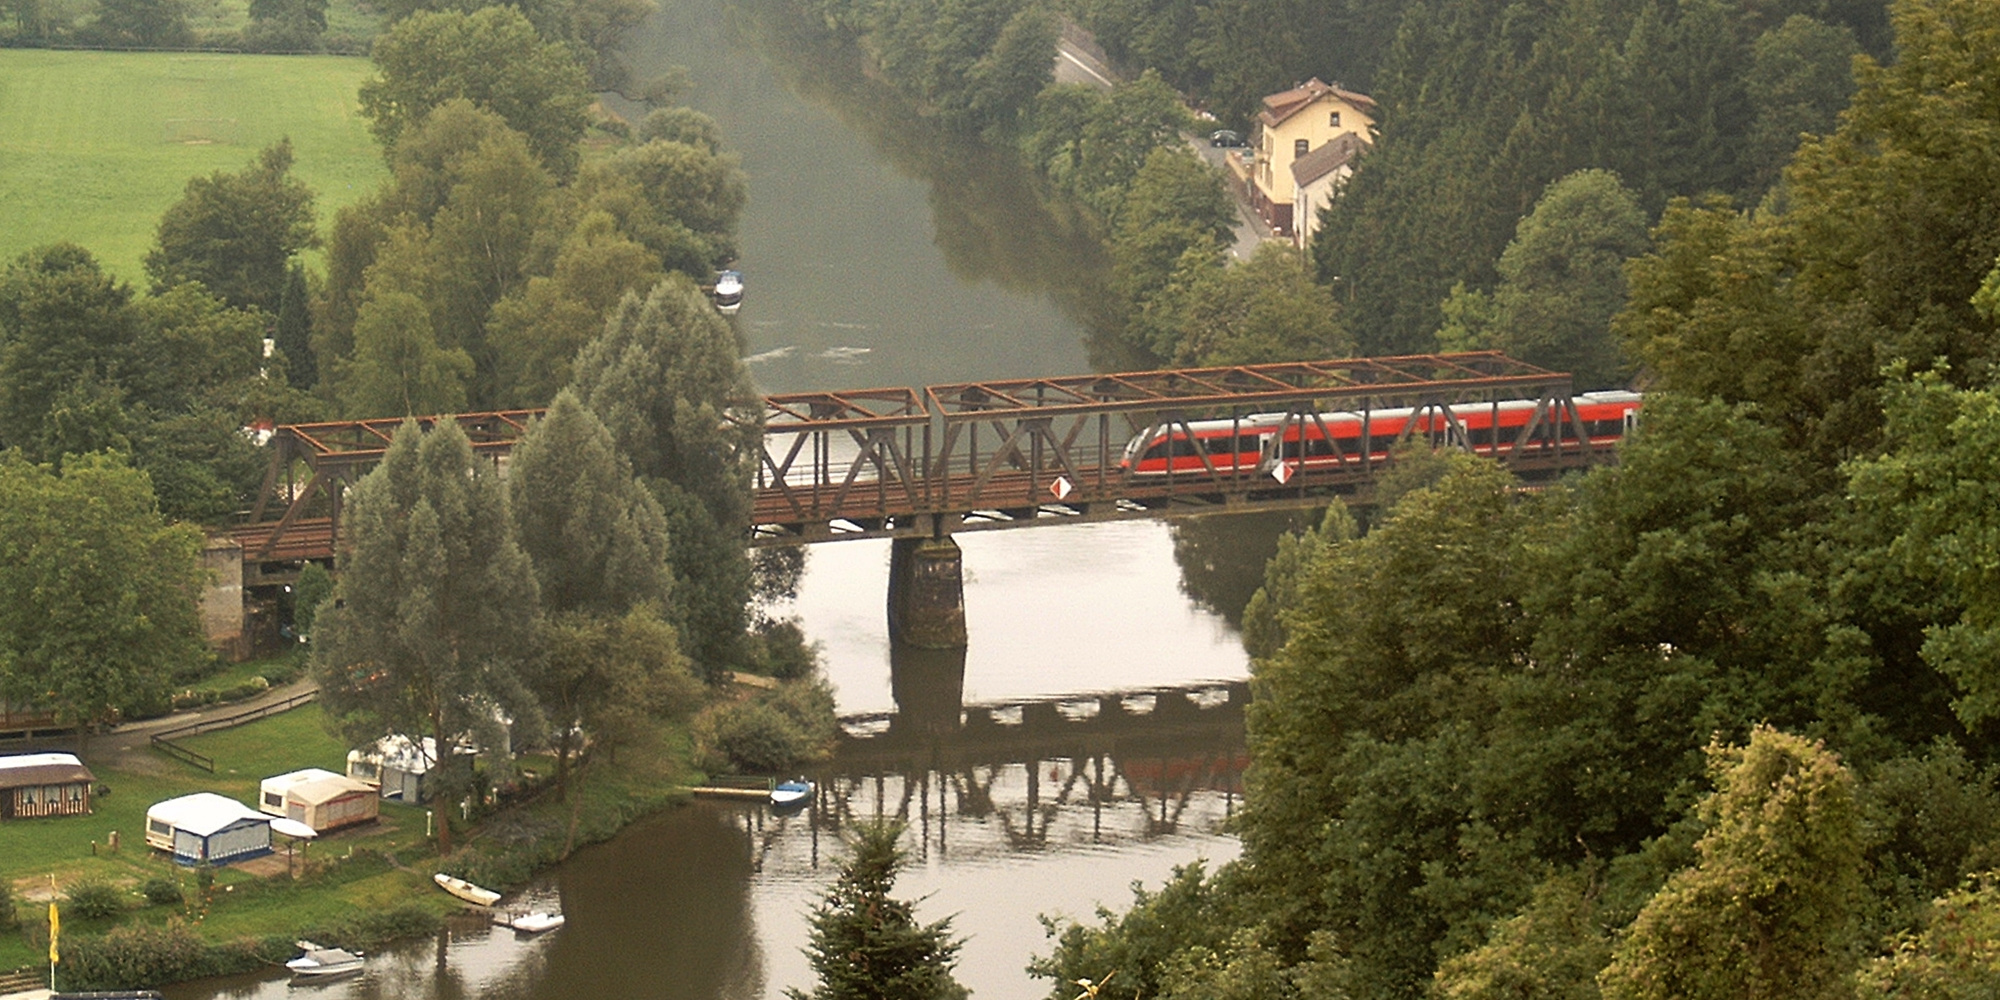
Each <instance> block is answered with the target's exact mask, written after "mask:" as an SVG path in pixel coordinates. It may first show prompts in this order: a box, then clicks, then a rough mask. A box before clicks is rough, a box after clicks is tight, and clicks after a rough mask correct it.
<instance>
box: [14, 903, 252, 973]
mask: <svg viewBox="0 0 2000 1000" xmlns="http://www.w3.org/2000/svg"><path fill="white" fill-rule="evenodd" d="M46 942H47V938H46V937H44V938H43V943H46ZM62 950H63V955H62V960H63V968H64V969H65V970H67V971H66V972H65V973H64V977H63V985H64V987H65V988H67V989H71V990H125V989H151V988H153V987H156V986H158V985H159V984H161V983H179V982H185V981H187V980H190V979H202V978H206V977H208V976H223V975H228V974H230V973H234V972H247V971H249V970H251V969H255V968H259V967H261V966H262V965H264V962H263V960H262V959H260V958H259V957H258V955H257V952H256V950H255V948H254V947H252V946H250V945H248V944H241V943H239V944H227V945H211V944H209V943H208V942H206V941H203V940H202V939H201V936H200V935H198V934H196V933H195V932H194V931H192V930H190V929H189V928H188V926H187V925H186V924H184V923H182V922H180V920H179V919H174V920H171V921H169V922H168V923H167V925H166V926H165V927H120V928H118V929H117V930H114V931H112V932H111V933H109V934H106V935H104V936H102V937H82V938H71V937H69V936H67V935H65V936H64V937H63V949H62Z"/></svg>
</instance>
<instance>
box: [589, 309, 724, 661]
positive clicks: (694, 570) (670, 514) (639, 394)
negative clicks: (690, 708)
mask: <svg viewBox="0 0 2000 1000" xmlns="http://www.w3.org/2000/svg"><path fill="white" fill-rule="evenodd" d="M575 371H576V384H575V389H576V392H577V397H578V399H579V400H581V401H582V402H583V403H584V404H585V405H586V406H588V407H590V409H591V410H592V411H593V412H595V413H596V414H597V415H598V416H599V417H600V418H601V419H602V420H603V421H604V424H605V426H607V427H609V428H610V429H611V437H612V440H613V441H614V442H615V443H616V444H617V446H618V450H619V451H620V452H622V453H623V454H625V455H626V456H628V457H629V458H630V459H631V461H632V468H633V471H634V472H636V473H637V474H638V475H639V476H640V477H641V478H642V479H644V480H645V482H646V484H647V485H648V486H649V487H650V488H651V489H652V491H653V494H654V496H655V497H657V498H658V499H659V501H660V506H661V508H662V509H663V510H664V511H665V513H666V517H667V530H668V534H669V535H670V536H671V537H672V538H673V540H674V544H673V546H672V550H671V559H672V563H673V568H674V578H675V583H674V588H675V591H676V593H678V594H679V595H680V597H679V599H678V600H676V601H675V604H674V608H675V612H674V613H675V619H674V623H675V624H676V625H677V626H679V627H680V628H681V631H682V634H683V635H684V636H686V638H687V642H688V650H689V652H690V654H691V655H692V656H693V657H694V659H695V662H696V663H697V664H699V665H700V666H701V668H702V670H703V671H704V672H706V673H707V674H708V675H709V676H711V677H713V676H717V675H718V674H719V672H720V671H721V670H723V669H725V666H726V664H728V663H729V662H730V661H731V659H732V658H733V657H734V656H735V655H736V649H737V646H738V644H739V642H740V637H741V636H742V634H743V629H744V625H745V623H746V619H745V617H744V615H745V610H744V609H745V605H746V604H747V603H748V601H749V599H750V566H749V560H748V558H747V557H746V556H745V554H744V551H743V546H742V543H741V542H740V541H739V539H738V535H737V531H738V529H737V528H736V526H737V525H742V524H746V523H748V520H749V499H750V493H749V486H750V475H751V472H752V469H753V463H754V462H755V461H756V457H757V455H758V444H757V442H758V440H759V438H760V436H761V433H762V432H761V430H760V429H759V427H758V426H757V424H756V422H755V416H754V411H750V410H747V409H746V404H749V403H750V402H751V401H752V400H753V399H755V393H754V391H753V390H752V388H751V385H750V378H749V373H748V371H747V370H746V369H745V368H744V366H743V362H742V360H741V355H740V353H739V351H738V348H737V341H736V333H735V331H734V330H732V329H731V328H730V326H729V324H728V322H727V321H726V320H724V319H723V318H722V317H721V316H720V315H718V314H717V313H716V312H715V309H714V307H713V306H711V305H710V303H709V301H708V297H707V296H705V295H703V294H702V293H701V291H700V290H699V289H697V288H695V287H694V285H693V283H691V282H689V281H688V280H687V279H686V278H684V277H681V276H679V275H672V276H669V277H668V278H667V279H666V280H664V281H662V282H660V283H659V284H658V285H657V286H655V287H654V288H653V290H652V294H650V295H648V296H647V297H646V298H645V299H643V300H641V299H640V298H639V297H638V296H636V295H633V296H627V297H626V299H625V301H624V302H623V303H622V304H621V305H619V307H618V310H617V312H616V313H615V314H613V316H612V318H611V320H610V322H609V323H608V324H607V325H606V327H605V330H604V333H603V335H601V336H600V337H598V339H596V340H594V341H592V342H591V343H590V344H589V345H588V346H586V347H585V348H584V349H583V351H582V352H581V353H579V354H578V355H577V358H576V368H575ZM746 415H748V419H745V417H746Z"/></svg>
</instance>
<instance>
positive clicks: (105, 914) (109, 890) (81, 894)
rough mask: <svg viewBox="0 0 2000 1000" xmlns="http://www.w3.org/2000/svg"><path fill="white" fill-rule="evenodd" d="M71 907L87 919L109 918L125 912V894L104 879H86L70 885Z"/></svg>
mask: <svg viewBox="0 0 2000 1000" xmlns="http://www.w3.org/2000/svg"><path fill="white" fill-rule="evenodd" d="M64 898H65V899H66V900H68V902H69V908H70V910H71V911H72V912H74V913H75V914H76V915H77V916H79V917H82V918H84V919H85V920H108V919H110V918H112V917H115V916H117V915H118V914H120V913H123V912H125V896H124V894H123V893H121V892H119V891H118V890H117V889H116V888H114V887H112V885H111V883H109V882H106V881H104V880H103V879H96V878H90V879H85V880H83V881H81V882H78V883H77V884H75V885H73V886H70V887H69V893H68V894H67V895H66V896H65V897H64Z"/></svg>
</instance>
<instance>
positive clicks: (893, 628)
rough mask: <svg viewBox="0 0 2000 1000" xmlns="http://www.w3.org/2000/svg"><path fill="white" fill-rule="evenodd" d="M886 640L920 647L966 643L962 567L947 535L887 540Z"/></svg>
mask: <svg viewBox="0 0 2000 1000" xmlns="http://www.w3.org/2000/svg"><path fill="white" fill-rule="evenodd" d="M889 641H890V642H894V643H902V644H904V645H908V646H915V647H917V648H919V649H955V648H957V647H960V646H963V645H965V642H966V637H965V577H964V569H963V564H962V561H961V559H960V555H959V551H958V543H957V542H954V541H952V540H951V538H950V537H949V536H946V537H944V538H898V539H895V540H893V541H892V542H891V543H890V546H889Z"/></svg>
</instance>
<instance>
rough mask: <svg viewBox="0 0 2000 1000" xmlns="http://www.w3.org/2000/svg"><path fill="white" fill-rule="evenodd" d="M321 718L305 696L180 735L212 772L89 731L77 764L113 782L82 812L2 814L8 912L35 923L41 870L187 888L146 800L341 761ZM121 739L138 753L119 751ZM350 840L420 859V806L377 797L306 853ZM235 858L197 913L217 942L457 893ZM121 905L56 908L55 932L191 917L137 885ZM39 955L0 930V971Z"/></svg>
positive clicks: (248, 790) (361, 870)
mask: <svg viewBox="0 0 2000 1000" xmlns="http://www.w3.org/2000/svg"><path fill="white" fill-rule="evenodd" d="M322 718H323V716H322V713H321V711H320V708H319V706H318V705H307V706H304V707H302V708H297V709H293V710H292V711H290V712H285V713H283V714H281V715H274V716H271V717H270V718H267V719H263V720H260V721H257V722H252V723H250V724H248V725H245V726H242V727H239V728H236V729H225V730H221V731H219V732H214V733H207V734H204V735H201V736H195V737H190V738H187V739H184V740H182V741H181V742H182V743H183V744H184V745H186V746H187V747H188V748H189V749H192V750H194V751H196V752H198V753H202V754H206V755H208V756H209V757H212V758H213V759H214V760H215V765H216V772H215V773H214V774H209V773H207V772H205V771H201V770H198V769H196V768H195V767H193V766H191V765H188V764H185V763H183V762H181V761H179V760H176V759H174V758H171V757H168V756H166V755H164V754H161V753H158V752H157V751H153V750H150V749H146V742H147V741H146V739H145V737H143V736H119V735H117V734H115V733H114V734H111V735H107V736H99V737H96V738H93V739H92V740H91V741H90V743H89V745H88V746H87V747H86V748H85V750H84V753H83V759H84V762H85V763H86V764H88V765H89V766H90V768H91V770H92V771H93V772H94V773H95V774H96V775H97V780H98V781H99V782H100V783H102V784H103V785H105V786H108V787H109V788H110V790H111V791H110V794H109V795H104V796H100V797H98V798H97V799H96V800H95V801H94V802H93V803H92V804H93V806H94V807H95V809H94V811H93V812H92V813H91V815H89V816H70V817H58V818H53V819H33V820H12V821H8V822H6V823H0V881H4V882H6V883H8V884H9V885H10V886H11V888H12V889H13V890H14V893H15V900H16V902H17V903H18V904H20V905H19V907H18V913H19V914H20V916H21V917H23V918H24V919H29V920H30V921H31V922H33V921H34V920H37V919H39V918H40V917H41V915H42V914H44V913H45V912H46V911H45V910H43V909H41V908H40V907H39V906H38V905H34V904H30V903H28V902H27V900H28V899H29V898H31V896H33V895H36V894H39V892H40V890H41V889H42V887H43V886H45V885H46V884H47V880H48V879H49V878H50V877H53V878H54V879H55V880H56V883H57V885H58V886H59V887H63V888H66V887H69V886H73V885H75V884H76V883H77V882H79V881H82V880H84V879H89V878H97V879H104V880H106V881H109V882H111V883H112V884H114V885H117V886H120V887H121V888H125V889H127V890H130V889H132V888H133V887H135V886H137V885H138V884H139V883H141V882H143V881H145V880H146V879H149V878H155V877H160V876H164V877H167V878H171V879H175V880H176V881H178V882H181V883H184V888H185V889H186V890H187V891H188V893H189V895H190V897H192V896H193V894H194V893H193V884H192V878H193V875H192V873H191V872H190V871H189V870H188V869H185V868H182V867H180V866H178V865H175V864H174V863H173V862H171V861H169V860H167V859H166V857H165V856H164V855H161V854H157V853H155V852H153V851H151V850H148V849H147V847H146V809H147V808H148V807H150V806H151V805H152V804H153V803H155V802H159V801H161V800H163V799H168V798H172V797H174V796H176V795H186V794H188V793H189V792H217V793H220V794H223V795H227V796H229V797H231V798H234V799H236V800H237V801H239V802H243V803H245V804H250V803H254V802H256V801H257V785H258V782H259V781H261V780H262V779H264V778H267V777H270V776H271V775H274V774H282V773H284V772H286V771H294V770H297V769H299V768H302V767H323V768H326V769H328V770H331V771H336V772H338V771H342V770H345V767H346V760H347V749H346V747H345V746H344V745H343V744H342V743H341V742H340V741H339V740H337V739H335V738H334V737H332V736H330V735H328V734H327V731H326V727H325V725H324V723H323V722H322ZM123 745H130V746H133V747H134V748H135V749H136V750H137V752H136V753H134V752H130V751H121V750H120V749H119V747H121V746H123ZM70 749H74V748H70ZM114 830H116V831H118V835H119V839H120V841H121V846H120V849H119V850H118V852H117V853H115V854H114V853H112V852H111V851H110V850H109V846H108V845H109V843H110V839H111V832H112V831H114ZM281 840H282V838H281ZM356 848H366V849H369V850H375V851H384V852H390V853H391V854H394V853H395V852H401V853H402V854H403V855H404V856H407V857H410V858H412V859H419V860H418V861H417V863H419V864H421V863H423V862H422V860H421V859H425V858H428V857H429V856H430V850H429V848H428V846H427V845H426V841H425V838H424V814H423V810H421V809H419V808H416V807H414V806H405V805H401V804H397V803H384V804H383V807H382V818H381V820H380V821H379V822H376V823H371V824H367V825H364V826H360V827H355V828H352V829H349V830H343V831H338V832H335V833H333V834H330V835H328V836H327V837H326V838H324V839H323V840H321V841H319V842H316V843H314V844H313V845H311V846H310V847H309V848H308V849H307V853H308V857H309V858H310V857H318V858H321V859H326V858H338V857H341V856H343V855H345V854H347V853H349V852H351V851H353V850H355V849H356ZM273 864H277V865H278V866H279V867H280V868H282V867H283V865H282V864H280V863H278V862H267V863H265V867H269V866H270V865H273ZM245 868H246V866H244V865H230V866H227V867H224V868H222V869H220V870H218V872H217V876H216V886H217V888H218V890H219V894H218V897H217V900H216V902H215V903H214V905H213V906H212V907H210V908H209V909H208V910H206V911H205V912H204V913H203V914H202V919H201V921H200V924H201V927H202V929H203V933H204V934H205V936H208V937H210V938H211V939H213V940H223V939H227V938H230V937H234V936H238V935H258V934H268V933H285V932H287V931H293V930H296V929H298V928H300V927H304V926H307V925H309V924H311V923H313V922H314V921H321V920H328V919H333V918H336V917H338V916H340V915H342V914H343V913H350V912H352V911H353V910H354V908H356V907H367V908H386V907H387V906H389V905H392V904H394V903H400V902H405V901H411V900H414V901H417V902H420V903H424V904H429V905H433V906H434V908H436V909H437V910H439V911H440V912H447V911H450V910H454V909H456V908H457V904H456V902H455V901H453V900H451V899H450V898H449V897H446V896H444V895H443V894H442V893H438V892H435V890H434V887H432V886H431V884H430V880H429V878H428V877H427V871H428V870H426V872H417V871H412V870H403V869H396V868H391V867H388V866H386V865H365V866H360V867H358V868H353V869H347V870H343V871H341V872H339V873H338V874H337V875H336V876H335V877H333V878H332V879H330V880H328V879H322V880H319V881H314V882H309V883H291V882H289V881H287V880H284V879H283V878H282V877H279V878H277V879H275V880H274V879H272V878H270V877H268V874H258V873H254V872H251V871H246V870H245ZM127 906H128V909H127V912H126V913H124V914H122V915H121V916H119V917H118V918H116V919H114V920H108V921H90V920H83V919H81V918H77V917H73V916H72V915H70V914H65V915H64V925H65V930H66V931H72V932H74V933H80V934H93V933H100V932H102V931H105V930H108V929H110V928H111V927H112V926H115V925H117V924H133V923H137V924H148V923H159V922H162V921H165V920H167V919H168V918H170V917H177V916H178V917H186V916H188V915H189V914H188V911H187V909H186V908H185V907H177V906H168V907H149V906H145V905H144V904H143V903H142V902H141V901H140V900H139V899H138V898H137V896H136V895H129V896H128V902H127ZM37 954H38V952H37V951H36V947H35V946H34V945H33V944H31V943H30V941H29V938H28V937H27V936H25V935H21V934H12V933H0V972H4V971H6V970H9V969H15V968H20V967H23V966H30V967H31V966H32V965H33V964H34V962H35V958H36V955H37Z"/></svg>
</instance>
